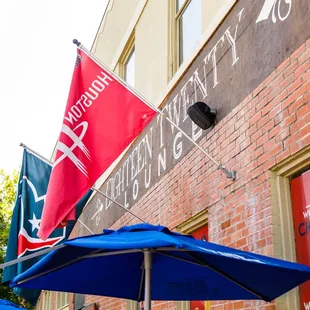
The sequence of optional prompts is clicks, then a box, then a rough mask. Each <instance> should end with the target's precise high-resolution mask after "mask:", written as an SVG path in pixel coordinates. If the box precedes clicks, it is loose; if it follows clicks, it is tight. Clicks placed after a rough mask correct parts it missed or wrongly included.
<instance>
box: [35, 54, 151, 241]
mask: <svg viewBox="0 0 310 310" xmlns="http://www.w3.org/2000/svg"><path fill="white" fill-rule="evenodd" d="M155 115H156V112H155V111H154V110H153V109H151V108H150V107H148V106H147V105H146V104H145V103H144V102H143V101H141V100H140V99H139V98H138V97H137V96H135V95H134V94H133V93H132V92H130V91H129V90H128V89H126V88H125V87H124V86H123V85H122V84H121V83H119V82H118V81H117V80H115V79H114V77H112V76H111V75H110V74H109V73H108V72H107V71H106V70H104V69H102V68H101V67H99V66H98V65H97V64H96V63H95V62H94V61H93V60H92V59H90V58H89V57H88V56H87V55H86V54H85V53H84V52H82V51H81V50H79V49H78V55H77V60H76V64H75V68H74V72H73V77H72V82H71V87H70V92H69V98H68V102H67V107H66V112H65V115H64V120H63V125H62V129H61V133H60V136H59V140H58V143H57V146H56V149H57V150H56V157H55V162H54V165H53V170H52V174H51V178H50V181H49V185H48V189H47V194H46V200H45V205H44V209H43V214H42V218H41V224H40V229H39V232H38V236H39V237H40V238H41V239H43V240H45V239H46V238H47V237H48V236H49V235H50V234H51V233H52V231H53V230H54V229H55V228H56V227H57V226H58V225H59V224H60V223H61V221H63V220H64V219H69V217H70V215H71V214H72V210H74V207H75V205H76V204H77V202H78V201H79V200H80V199H81V198H82V197H83V196H84V194H85V193H86V192H87V191H88V190H89V189H90V188H91V187H92V186H93V184H94V183H95V181H96V180H97V179H98V178H99V177H100V175H102V173H103V172H104V171H105V170H106V169H107V168H108V167H109V166H110V165H111V164H112V163H113V161H114V160H115V159H116V158H117V157H118V156H119V155H120V154H121V153H122V151H123V150H124V149H125V148H126V147H127V146H128V145H129V144H130V143H131V142H132V141H133V139H134V138H135V137H136V136H137V135H138V134H139V133H140V132H141V131H142V130H143V129H144V128H145V126H146V125H147V124H148V123H149V122H150V121H151V120H152V119H153V117H154V116H155Z"/></svg>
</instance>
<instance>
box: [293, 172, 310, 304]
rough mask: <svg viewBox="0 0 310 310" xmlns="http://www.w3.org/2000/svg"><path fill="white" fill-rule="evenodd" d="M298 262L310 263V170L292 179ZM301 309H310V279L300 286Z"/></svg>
mask: <svg viewBox="0 0 310 310" xmlns="http://www.w3.org/2000/svg"><path fill="white" fill-rule="evenodd" d="M291 196H292V208H293V218H294V231H295V240H296V256H297V262H298V263H302V264H305V265H310V171H307V172H305V173H303V174H302V175H301V176H299V177H298V178H296V179H293V180H292V181H291ZM299 291H300V309H306V310H308V309H309V310H310V281H307V282H306V283H304V284H302V285H301V286H300V287H299Z"/></svg>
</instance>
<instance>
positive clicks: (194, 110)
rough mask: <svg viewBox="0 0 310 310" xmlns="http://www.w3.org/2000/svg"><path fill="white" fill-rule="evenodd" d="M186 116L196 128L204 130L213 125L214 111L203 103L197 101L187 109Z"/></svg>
mask: <svg viewBox="0 0 310 310" xmlns="http://www.w3.org/2000/svg"><path fill="white" fill-rule="evenodd" d="M187 114H188V116H189V117H190V119H191V120H192V121H193V122H194V123H195V124H196V125H197V126H198V127H200V128H202V129H204V130H206V129H208V128H210V127H211V126H212V125H213V124H214V122H215V117H216V110H215V109H211V108H210V107H209V106H208V105H207V104H205V103H204V102H201V101H197V102H195V103H194V104H193V105H191V106H190V107H189V108H188V109H187Z"/></svg>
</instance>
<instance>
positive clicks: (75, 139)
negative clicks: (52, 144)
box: [54, 122, 90, 177]
mask: <svg viewBox="0 0 310 310" xmlns="http://www.w3.org/2000/svg"><path fill="white" fill-rule="evenodd" d="M79 127H82V131H81V133H80V135H79V136H77V135H76V131H77V130H78V129H79ZM87 127H88V123H87V122H82V123H80V124H79V125H78V126H76V127H75V128H74V129H73V130H71V129H70V128H69V127H68V126H66V125H65V124H63V125H62V129H61V134H62V135H67V136H68V137H69V138H70V139H71V143H73V144H72V145H70V146H68V145H66V144H64V143H63V142H61V141H58V142H57V145H56V149H57V150H58V151H60V152H62V153H63V154H62V155H61V156H60V157H59V158H58V159H57V160H56V161H55V163H54V167H55V166H57V165H58V164H59V163H60V162H61V161H62V160H64V159H65V158H66V157H68V158H69V159H70V160H71V161H72V163H73V164H74V165H75V166H76V167H77V168H78V169H79V170H80V171H81V172H82V173H83V174H84V175H85V176H86V177H88V172H87V170H86V166H85V165H84V164H83V162H82V161H81V160H80V159H78V158H77V156H76V155H75V154H74V149H75V148H76V147H78V148H79V149H80V150H81V151H82V152H83V153H84V155H85V156H86V158H87V159H88V160H90V153H89V151H88V149H87V148H86V146H85V145H84V143H83V142H82V139H83V137H84V136H85V133H86V131H87Z"/></svg>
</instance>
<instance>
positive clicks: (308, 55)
mask: <svg viewBox="0 0 310 310" xmlns="http://www.w3.org/2000/svg"><path fill="white" fill-rule="evenodd" d="M309 58H310V49H309V48H308V49H306V50H305V52H304V53H302V54H301V55H300V56H299V57H298V63H299V64H302V63H304V62H305V61H306V60H308V59H309Z"/></svg>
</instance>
